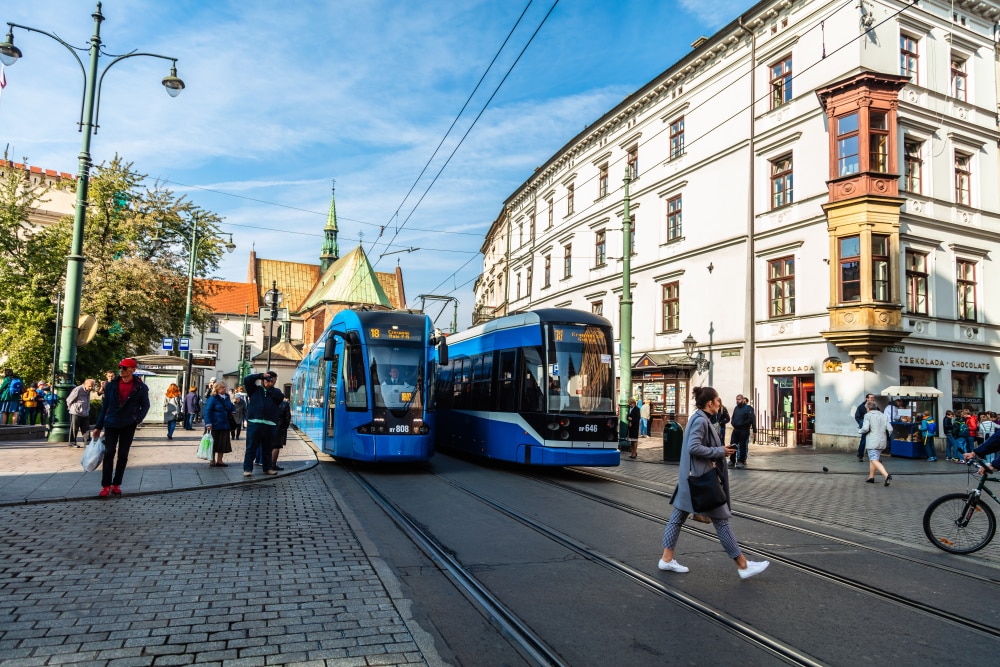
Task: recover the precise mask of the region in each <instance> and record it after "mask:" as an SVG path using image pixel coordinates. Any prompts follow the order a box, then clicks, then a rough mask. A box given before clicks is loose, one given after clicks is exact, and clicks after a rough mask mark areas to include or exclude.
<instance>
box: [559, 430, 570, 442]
mask: <svg viewBox="0 0 1000 667" xmlns="http://www.w3.org/2000/svg"><path fill="white" fill-rule="evenodd" d="M559 437H560V439H562V440H569V431H559Z"/></svg>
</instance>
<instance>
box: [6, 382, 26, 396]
mask: <svg viewBox="0 0 1000 667" xmlns="http://www.w3.org/2000/svg"><path fill="white" fill-rule="evenodd" d="M23 391H24V382H22V381H21V378H19V377H15V378H12V379H11V381H10V386H9V387H7V392H8V393H9V394H10V397H11V398H12V399H14V398H18V397H19V396H20V395H21V393H22V392H23Z"/></svg>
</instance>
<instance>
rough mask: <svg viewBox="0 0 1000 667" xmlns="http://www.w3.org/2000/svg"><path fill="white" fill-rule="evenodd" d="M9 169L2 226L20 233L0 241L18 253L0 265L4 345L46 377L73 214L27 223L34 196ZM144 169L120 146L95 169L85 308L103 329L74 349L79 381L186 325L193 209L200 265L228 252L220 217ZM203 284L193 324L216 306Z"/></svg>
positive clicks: (21, 364)
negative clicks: (204, 300) (206, 300)
mask: <svg viewBox="0 0 1000 667" xmlns="http://www.w3.org/2000/svg"><path fill="white" fill-rule="evenodd" d="M7 178H8V176H7V175H5V176H4V182H3V184H2V185H0V197H3V201H0V206H2V207H3V209H2V210H3V214H2V218H0V235H3V236H5V237H6V232H7V230H8V229H19V230H22V233H21V234H20V236H19V238H18V239H16V240H15V241H13V242H10V243H7V244H5V245H3V246H0V263H2V264H7V259H8V257H11V258H16V261H14V262H12V264H11V268H6V267H2V266H0V298H2V301H3V303H4V304H5V307H2V308H0V351H2V352H3V353H4V354H5V355H6V356H7V358H8V360H9V361H8V365H10V366H11V367H15V368H17V369H18V370H19V371H20V372H21V373H22V375H24V376H25V377H26V378H27V377H32V378H34V377H36V376H37V377H46V374H47V373H48V372H51V371H50V368H51V359H52V345H53V340H54V328H55V327H54V325H55V309H54V306H53V305H52V301H51V298H52V297H54V295H55V294H58V293H59V292H60V290H61V289H62V285H63V280H64V276H65V271H66V255H67V254H68V252H69V248H70V241H71V238H72V232H73V220H72V218H71V217H66V218H64V219H62V220H60V221H59V222H58V223H57V224H55V225H52V226H50V227H46V228H44V229H41V230H37V231H33V232H31V233H24V231H25V230H26V228H25V224H24V220H26V219H27V211H29V210H30V209H31V208H33V207H34V206H35V205H37V203H38V197H37V196H36V195H34V194H32V193H30V192H28V193H26V192H25V188H24V187H23V186H22V187H21V188H19V189H18V188H13V187H12V186H10V185H9V184H7V182H6V179H7ZM14 178H15V179H16V178H17V176H16V175H15V177H14ZM145 179H146V177H145V176H144V175H142V174H140V173H138V172H137V171H136V170H135V169H134V167H133V165H132V163H129V162H125V161H123V160H122V159H121V158H120V157H117V156H116V157H115V158H114V159H113V160H111V161H110V162H108V163H105V164H102V165H99V166H97V167H95V168H94V169H93V171H92V174H91V177H90V187H89V192H88V208H87V218H86V226H85V233H84V250H83V253H84V257H85V258H86V259H85V262H84V281H83V293H82V299H81V303H80V312H81V313H82V314H86V315H91V316H93V317H94V318H95V319H96V320H97V334H96V336H95V338H94V340H93V341H91V342H90V343H88V344H87V345H85V346H82V347H80V348H79V350H78V353H77V372H76V379H77V381H79V380H82V379H83V378H85V377H99V374H100V373H101V372H102V371H103V370H105V369H112V368H114V367H115V366H116V365H117V362H118V361H119V360H120V359H121V358H122V357H124V356H133V355H141V354H148V353H149V352H150V351H151V350H152V349H155V348H156V347H158V346H159V341H160V339H161V337H162V336H163V335H165V334H166V335H169V334H175V333H179V332H180V331H181V328H182V326H183V319H184V308H185V301H186V295H187V294H186V290H187V276H188V261H189V258H190V245H191V243H190V239H191V233H192V229H193V226H194V224H195V219H197V224H198V237H199V239H200V240H199V241H198V251H197V256H196V262H195V275H196V276H206V275H209V274H211V272H213V271H214V270H215V269H216V268H217V267H218V264H219V260H220V258H221V256H222V251H223V248H222V243H221V241H220V239H219V230H218V225H219V222H220V220H221V219H220V218H219V217H218V216H217V215H215V214H213V213H210V212H207V211H204V210H203V209H201V208H199V207H198V206H196V205H195V204H193V203H192V202H190V201H188V200H187V199H186V198H185V197H183V196H177V195H175V194H174V193H173V192H171V191H170V190H169V189H167V188H164V187H162V186H161V184H159V183H156V184H154V185H152V186H151V187H148V186H144V185H143V184H144V182H145ZM32 197H34V199H32ZM15 220H16V221H17V225H15V224H14V221H15ZM18 225H20V226H18ZM8 246H10V248H8ZM19 276H20V277H19ZM26 276H31V284H32V288H31V289H30V290H25V289H23V286H24V284H25V283H26V282H27V281H26V279H25V278H24V277H26ZM19 285H20V287H21V289H19ZM197 289H198V284H197V283H196V292H195V294H194V297H193V301H194V309H193V316H192V323H193V324H192V326H193V327H194V328H204V327H205V326H206V325H207V323H208V321H209V318H210V317H211V313H210V312H208V311H207V309H206V308H205V307H203V306H201V305H200V304H199V298H198V297H199V296H203V295H201V294H198V292H197ZM29 292H30V293H29Z"/></svg>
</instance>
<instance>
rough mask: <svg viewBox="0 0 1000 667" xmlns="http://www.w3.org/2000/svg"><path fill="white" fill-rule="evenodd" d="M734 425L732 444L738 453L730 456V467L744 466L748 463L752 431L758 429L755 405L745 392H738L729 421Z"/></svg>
mask: <svg viewBox="0 0 1000 667" xmlns="http://www.w3.org/2000/svg"><path fill="white" fill-rule="evenodd" d="M729 423H730V424H731V425H732V427H733V437H732V440H731V441H730V444H731V445H732V446H733V447H736V453H735V454H733V455H732V456H730V457H729V467H730V468H742V467H743V466H745V465H746V464H747V454H748V453H749V449H750V431H756V430H757V417H756V416H755V415H754V412H753V406H752V405H750V401H748V400H747V399H746V397H745V396H744V395H743V394H737V396H736V407H735V408H733V416H732V419H731V420H730V422H729Z"/></svg>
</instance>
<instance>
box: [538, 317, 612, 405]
mask: <svg viewBox="0 0 1000 667" xmlns="http://www.w3.org/2000/svg"><path fill="white" fill-rule="evenodd" d="M546 338H547V339H548V354H547V359H546V362H547V367H546V371H547V387H548V391H547V395H548V408H549V411H550V412H562V413H585V414H590V413H595V412H596V413H609V412H613V411H614V403H615V401H614V369H613V367H612V355H611V335H610V332H609V331H605V330H604V329H602V328H601V327H596V326H589V327H585V326H579V325H572V324H550V325H548V336H547V337H546Z"/></svg>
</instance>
